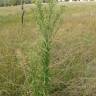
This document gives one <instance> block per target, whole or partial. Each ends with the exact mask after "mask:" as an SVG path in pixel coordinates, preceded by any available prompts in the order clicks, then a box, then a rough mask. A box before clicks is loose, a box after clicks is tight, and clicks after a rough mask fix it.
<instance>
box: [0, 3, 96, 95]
mask: <svg viewBox="0 0 96 96" xmlns="http://www.w3.org/2000/svg"><path fill="white" fill-rule="evenodd" d="M95 6H96V4H95V3H78V4H77V3H70V4H65V5H62V13H64V14H63V18H64V20H63V21H62V24H61V26H60V27H59V30H58V31H57V33H56V35H55V36H54V39H53V48H52V49H51V56H50V58H51V61H50V65H49V69H50V72H51V74H50V76H51V84H50V87H51V88H50V92H49V94H50V96H95V95H96V78H95V76H96V74H95V73H96V70H95V69H96V45H95V44H96V32H95V31H96V24H95V22H96V7H95ZM32 9H34V5H25V17H24V21H25V23H24V25H23V29H22V26H21V9H20V6H18V7H16V6H15V7H13V6H11V7H1V8H0V96H31V95H32V94H33V93H32V92H33V90H32V84H34V82H31V81H32V79H33V78H34V80H35V78H36V80H37V81H36V80H35V81H36V82H38V79H37V78H40V77H39V75H36V74H39V73H40V71H36V72H37V73H36V72H35V71H33V69H34V68H35V69H36V68H40V67H39V64H40V57H39V56H40V49H39V45H40V42H41V37H42V35H41V34H40V33H39V32H38V29H37V25H36V23H35V20H34V17H33V11H32ZM38 54H39V55H38ZM33 65H34V66H33ZM37 66H38V67H37ZM30 67H31V68H33V69H32V70H31V71H30V70H29V68H30ZM30 73H33V75H32V74H30ZM27 74H29V75H27ZM31 75H32V76H31ZM36 76H37V77H36ZM29 77H32V78H29ZM35 84H36V83H35ZM40 84H42V83H41V82H38V83H37V85H36V86H38V85H39V86H40ZM36 88H38V87H36ZM39 88H40V87H39Z"/></svg>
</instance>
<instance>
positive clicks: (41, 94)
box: [32, 0, 61, 96]
mask: <svg viewBox="0 0 96 96" xmlns="http://www.w3.org/2000/svg"><path fill="white" fill-rule="evenodd" d="M42 2H43V0H36V3H35V4H36V6H35V9H34V13H35V20H36V23H37V25H38V28H39V32H40V34H41V37H42V39H41V42H42V43H41V47H40V50H41V52H40V53H41V55H40V66H41V67H39V68H38V67H37V66H38V65H37V66H35V69H33V70H34V71H32V72H33V73H32V74H34V73H35V76H34V77H33V79H32V80H33V81H32V88H33V90H32V91H33V92H32V93H33V95H34V96H49V89H50V70H49V65H50V59H51V58H50V50H51V47H52V39H53V36H54V35H55V33H56V31H57V29H58V25H59V23H60V22H59V21H60V20H61V19H60V17H61V7H60V6H59V5H58V4H57V2H56V0H48V1H47V3H46V4H44V3H42ZM38 70H40V72H38ZM37 79H38V80H37Z"/></svg>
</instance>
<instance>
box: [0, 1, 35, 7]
mask: <svg viewBox="0 0 96 96" xmlns="http://www.w3.org/2000/svg"><path fill="white" fill-rule="evenodd" d="M21 2H22V0H0V6H10V5H11V6H12V5H20V4H21ZM24 2H25V3H26V4H30V3H32V2H33V0H24Z"/></svg>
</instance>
